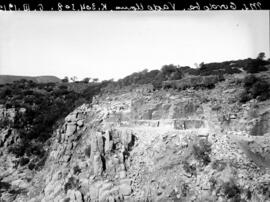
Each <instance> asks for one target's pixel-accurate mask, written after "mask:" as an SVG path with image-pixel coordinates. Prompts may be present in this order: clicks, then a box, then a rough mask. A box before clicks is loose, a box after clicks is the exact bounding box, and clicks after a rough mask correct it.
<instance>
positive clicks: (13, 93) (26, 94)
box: [0, 79, 107, 164]
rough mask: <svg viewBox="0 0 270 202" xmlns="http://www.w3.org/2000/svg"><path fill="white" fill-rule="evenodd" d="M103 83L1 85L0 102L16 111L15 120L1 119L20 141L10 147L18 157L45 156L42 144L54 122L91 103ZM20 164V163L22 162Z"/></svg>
mask: <svg viewBox="0 0 270 202" xmlns="http://www.w3.org/2000/svg"><path fill="white" fill-rule="evenodd" d="M104 85H107V83H106V82H101V83H94V84H93V83H89V84H86V83H83V84H77V86H75V84H70V83H62V84H56V83H35V82H33V81H31V80H25V79H23V80H19V81H15V82H14V83H12V84H6V85H2V86H1V87H0V104H1V105H2V106H3V107H4V108H6V109H11V108H12V109H14V110H15V119H14V121H9V120H1V127H12V128H13V129H16V131H17V133H18V134H19V139H20V141H19V142H17V143H16V144H13V145H11V146H10V147H9V151H10V152H11V153H14V154H15V155H16V156H18V157H22V156H24V154H26V155H27V156H31V155H34V156H40V157H42V156H44V155H45V150H44V149H43V146H44V143H45V142H46V140H48V138H50V137H51V135H52V131H53V129H54V126H55V127H56V126H57V124H56V123H57V121H58V120H60V119H61V118H64V117H65V116H66V115H67V114H69V113H70V112H71V111H73V110H74V108H76V107H77V106H79V105H81V104H82V103H85V102H90V101H91V99H92V97H93V96H94V95H96V94H98V93H99V92H100V90H101V88H102V87H104ZM22 164H23V163H22Z"/></svg>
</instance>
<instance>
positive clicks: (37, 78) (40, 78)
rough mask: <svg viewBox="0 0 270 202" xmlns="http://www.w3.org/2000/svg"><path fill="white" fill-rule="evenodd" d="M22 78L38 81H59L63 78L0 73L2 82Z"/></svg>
mask: <svg viewBox="0 0 270 202" xmlns="http://www.w3.org/2000/svg"><path fill="white" fill-rule="evenodd" d="M21 79H26V80H32V81H34V82H37V83H49V82H52V83H58V82H61V79H59V78H57V77H56V76H13V75H0V84H6V83H12V82H14V81H18V80H21Z"/></svg>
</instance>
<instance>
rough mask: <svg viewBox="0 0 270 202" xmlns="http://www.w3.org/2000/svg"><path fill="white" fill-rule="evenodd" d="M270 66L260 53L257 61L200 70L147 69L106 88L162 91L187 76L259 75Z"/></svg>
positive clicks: (228, 63) (248, 60) (185, 67)
mask: <svg viewBox="0 0 270 202" xmlns="http://www.w3.org/2000/svg"><path fill="white" fill-rule="evenodd" d="M269 64H270V61H269V60H264V57H263V53H260V54H259V56H258V57H257V58H256V59H251V58H247V59H243V60H235V61H225V62H219V63H217V62H214V63H206V64H205V63H201V64H200V65H199V67H198V68H191V67H189V66H179V65H173V64H169V65H164V66H162V68H161V69H160V70H151V71H148V70H147V69H145V70H143V71H140V72H135V73H133V74H131V75H129V76H126V77H125V78H123V79H120V80H118V81H110V85H108V86H107V87H106V88H107V91H113V90H114V89H120V88H122V87H125V86H129V85H136V84H137V85H140V84H152V85H153V87H154V89H160V88H162V82H163V81H171V80H179V79H182V78H185V77H187V76H209V75H218V76H220V77H222V76H223V75H225V74H236V73H241V72H242V71H246V72H247V73H258V72H261V71H266V70H268V68H267V67H265V65H269Z"/></svg>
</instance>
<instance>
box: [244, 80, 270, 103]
mask: <svg viewBox="0 0 270 202" xmlns="http://www.w3.org/2000/svg"><path fill="white" fill-rule="evenodd" d="M243 86H244V88H245V90H244V91H243V92H242V93H241V94H240V102H242V103H245V102H247V101H249V100H250V99H255V98H256V99H258V100H259V101H264V100H267V99H268V98H270V85H269V83H267V82H266V81H264V80H262V79H260V78H257V77H255V76H254V75H249V76H246V77H245V78H244V79H243Z"/></svg>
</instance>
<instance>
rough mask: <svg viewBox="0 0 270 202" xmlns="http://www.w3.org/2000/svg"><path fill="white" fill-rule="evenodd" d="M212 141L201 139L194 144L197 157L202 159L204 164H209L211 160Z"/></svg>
mask: <svg viewBox="0 0 270 202" xmlns="http://www.w3.org/2000/svg"><path fill="white" fill-rule="evenodd" d="M210 153H211V143H210V142H208V141H207V140H204V139H201V140H199V142H198V144H194V145H193V154H194V157H195V159H197V160H198V161H200V162H201V163H202V164H203V165H208V164H209V163H210V162H211V159H210V156H209V155H210Z"/></svg>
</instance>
